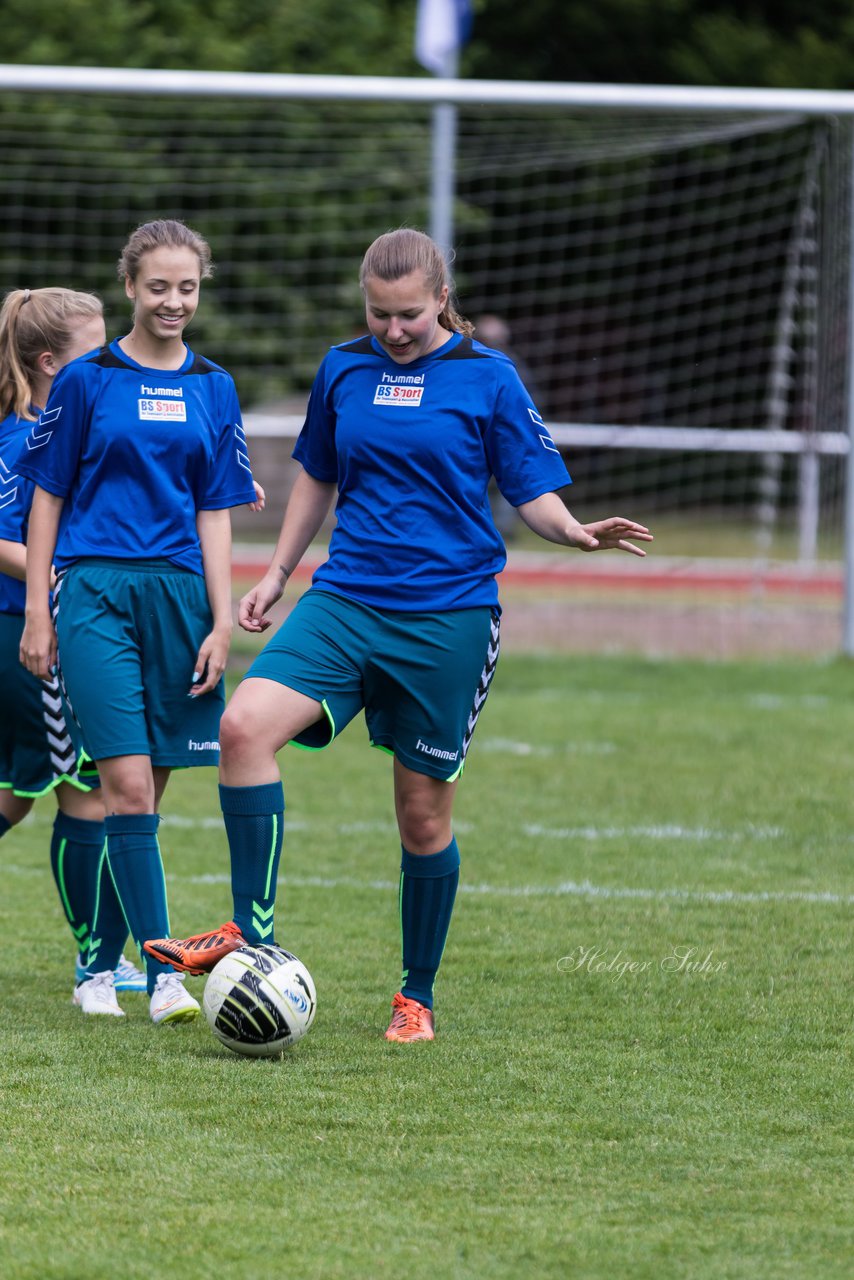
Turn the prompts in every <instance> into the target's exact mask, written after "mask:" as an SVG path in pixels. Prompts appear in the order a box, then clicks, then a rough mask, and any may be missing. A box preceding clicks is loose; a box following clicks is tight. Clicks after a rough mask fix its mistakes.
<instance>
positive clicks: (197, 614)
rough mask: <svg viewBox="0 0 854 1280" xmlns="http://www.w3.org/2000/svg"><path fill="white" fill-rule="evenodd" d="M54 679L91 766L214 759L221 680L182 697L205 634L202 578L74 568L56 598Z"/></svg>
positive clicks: (110, 564)
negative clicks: (132, 758) (138, 758)
mask: <svg viewBox="0 0 854 1280" xmlns="http://www.w3.org/2000/svg"><path fill="white" fill-rule="evenodd" d="M54 609H55V614H56V634H57V641H58V645H59V678H60V684H61V685H62V689H63V693H64V695H65V697H66V699H67V702H68V705H69V707H70V709H71V711H72V713H73V715H74V718H75V720H76V721H77V722H78V724H79V725H80V726H81V728H82V730H83V737H84V739H85V742H86V749H87V751H88V752H89V753H90V754H91V755H92V757H93V759H95V760H104V759H108V758H110V757H112V756H126V755H147V756H150V757H151V763H152V765H157V766H161V767H164V768H173V769H176V768H184V767H186V766H187V765H211V764H216V763H217V762H218V760H219V722H220V718H221V716H222V710H223V705H224V701H225V696H224V686H223V681H222V680H220V682H219V684H218V685H217V687H216V688H215V689H213V690H211V692H210V693H206V694H204V695H203V696H202V697H200V698H191V697H189V693H190V689H191V688H192V679H193V668H194V666H195V663H196V657H197V655H198V652H199V648H200V647H201V644H202V641H203V640H204V638H205V636H207V635H208V634H209V632H210V629H211V611H210V605H209V603H208V597H207V589H206V586H205V581H204V578H202V577H201V576H200V575H199V574H197V573H191V572H190V571H189V570H186V569H179V568H178V567H177V566H175V565H172V564H170V563H169V562H168V561H165V560H152V561H144V560H99V559H87V560H78V561H77V562H76V564H73V565H71V566H70V567H69V568H68V569H66V570H65V571H64V572H63V573H62V575H61V577H60V579H59V582H58V583H57V588H56V592H55V595H54Z"/></svg>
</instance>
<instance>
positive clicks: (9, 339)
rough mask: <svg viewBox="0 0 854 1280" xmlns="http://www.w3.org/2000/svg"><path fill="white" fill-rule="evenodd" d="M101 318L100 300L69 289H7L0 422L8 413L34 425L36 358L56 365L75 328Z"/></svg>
mask: <svg viewBox="0 0 854 1280" xmlns="http://www.w3.org/2000/svg"><path fill="white" fill-rule="evenodd" d="M103 314H104V306H103V303H102V302H101V299H100V298H98V297H96V296H95V294H93V293H78V292H77V291H76V290H74V289H61V288H48V289H13V290H12V291H11V292H10V293H7V294H6V297H5V298H4V300H3V306H2V307H0V418H5V417H6V416H7V414H9V413H14V414H15V415H16V416H17V417H19V418H25V419H27V420H28V421H29V422H34V421H35V419H36V416H37V415H36V414H34V413H33V389H34V386H35V384H36V381H37V379H38V377H39V364H38V360H39V356H40V355H43V354H44V352H46V351H49V352H50V353H51V355H53V356H56V357H57V358H58V359H60V360H61V359H62V357H63V355H64V354H65V352H66V351H67V350H68V349H69V347H70V346H71V344H72V342H73V341H74V337H75V333H76V329H77V322H78V321H80V320H83V319H90V318H93V317H95V316H101V315H103Z"/></svg>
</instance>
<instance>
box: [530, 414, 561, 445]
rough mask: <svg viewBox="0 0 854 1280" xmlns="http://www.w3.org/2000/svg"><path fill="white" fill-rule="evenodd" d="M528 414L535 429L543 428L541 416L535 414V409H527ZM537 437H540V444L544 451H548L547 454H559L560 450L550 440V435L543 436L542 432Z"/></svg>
mask: <svg viewBox="0 0 854 1280" xmlns="http://www.w3.org/2000/svg"><path fill="white" fill-rule="evenodd" d="M528 413H529V414H530V416H531V421H532V422H533V424H534V426H535V427H545V425H546V424H545V423H544V422H543V419H542V415H541V414H539V413H537V411H536V409H530V408H529V409H528ZM539 436H540V444H541V445H542V446H543V448H544V449H548V451H549V453H560V449H558V447H557V445H556V444H555V442H554V440H552V438H551V436H550V435H544V434H543V433H542V432H540V433H539Z"/></svg>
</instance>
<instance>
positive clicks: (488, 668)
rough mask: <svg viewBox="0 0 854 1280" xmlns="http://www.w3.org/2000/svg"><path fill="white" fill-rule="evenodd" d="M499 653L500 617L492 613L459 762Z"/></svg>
mask: <svg viewBox="0 0 854 1280" xmlns="http://www.w3.org/2000/svg"><path fill="white" fill-rule="evenodd" d="M500 652H501V616H500V614H498V613H497V612H493V614H492V621H491V624H490V628H489V644H488V645H487V649H486V662H485V663H484V666H483V671H481V673H480V680H479V681H478V685H477V691H476V693H475V695H474V702H473V703H472V709H471V711H470V712H469V718H468V722H467V724H466V732H465V737H464V738H463V749H462V751H461V753H460V759H461V760H465V758H466V753H467V752H468V749H469V747H470V745H471V740H472V737H473V736H474V731H475V727H476V726H477V721H478V717H479V715H480V713H481V711H482V710H483V706H484V703H485V702H486V699H487V696H488V694H489V686H490V685H491V684H492V677H493V676H494V675H495V668H496V665H497V663H498V655H499V653H500Z"/></svg>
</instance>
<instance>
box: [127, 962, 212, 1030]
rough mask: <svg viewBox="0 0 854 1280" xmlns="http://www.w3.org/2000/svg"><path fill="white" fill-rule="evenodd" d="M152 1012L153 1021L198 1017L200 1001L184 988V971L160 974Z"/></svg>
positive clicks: (155, 989) (178, 1020)
mask: <svg viewBox="0 0 854 1280" xmlns="http://www.w3.org/2000/svg"><path fill="white" fill-rule="evenodd" d="M110 976H111V977H112V974H111V975H110ZM150 1013H151V1021H152V1022H189V1020H190V1019H191V1018H195V1017H198V1014H199V1002H198V1000H194V999H193V997H192V996H191V995H190V993H189V991H185V990H184V974H183V973H161V974H160V975H159V976H158V979H157V982H156V983H155V986H154V991H153V992H152V994H151V1005H150Z"/></svg>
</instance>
